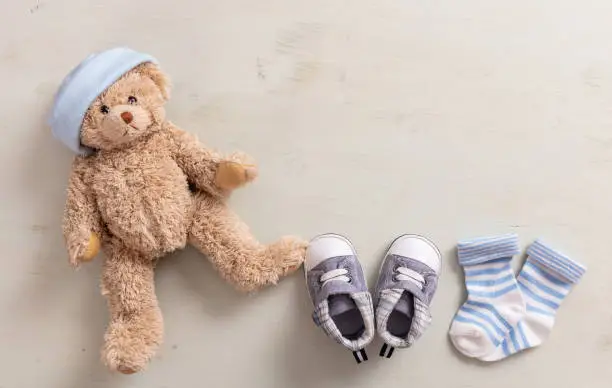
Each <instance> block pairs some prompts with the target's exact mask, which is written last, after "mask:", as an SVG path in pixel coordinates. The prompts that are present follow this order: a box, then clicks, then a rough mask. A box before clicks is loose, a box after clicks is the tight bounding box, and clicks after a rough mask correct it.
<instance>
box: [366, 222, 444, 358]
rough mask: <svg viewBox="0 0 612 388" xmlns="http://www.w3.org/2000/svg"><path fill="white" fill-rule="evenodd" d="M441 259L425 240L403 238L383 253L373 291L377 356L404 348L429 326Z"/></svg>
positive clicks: (410, 237) (432, 245)
mask: <svg viewBox="0 0 612 388" xmlns="http://www.w3.org/2000/svg"><path fill="white" fill-rule="evenodd" d="M441 262H442V256H441V255H440V251H439V250H438V248H437V247H436V246H435V244H434V243H433V242H431V241H429V240H428V239H426V238H425V237H422V236H417V235H409V234H407V235H403V236H400V237H398V238H396V239H395V241H393V243H391V246H390V247H389V249H388V250H387V253H386V255H385V258H384V260H383V263H382V266H381V268H380V274H379V277H378V283H377V285H376V291H375V293H374V299H375V305H376V328H377V330H378V335H379V336H380V337H381V338H382V340H383V341H384V345H383V346H382V348H381V349H380V354H379V355H380V356H381V357H387V358H389V357H391V355H392V354H393V350H394V349H395V348H405V347H409V346H412V344H413V343H414V342H415V341H416V340H417V339H418V338H419V337H420V336H421V335H422V334H423V332H424V331H425V329H427V327H428V326H429V324H430V323H431V314H430V312H429V304H430V303H431V299H432V297H433V295H434V293H435V292H436V288H437V286H438V276H439V274H440V266H441Z"/></svg>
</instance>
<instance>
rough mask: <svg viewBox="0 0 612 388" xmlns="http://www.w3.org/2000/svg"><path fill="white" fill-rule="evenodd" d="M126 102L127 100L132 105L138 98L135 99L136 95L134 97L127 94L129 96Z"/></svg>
mask: <svg viewBox="0 0 612 388" xmlns="http://www.w3.org/2000/svg"><path fill="white" fill-rule="evenodd" d="M128 102H129V103H130V104H131V105H134V104H135V103H137V102H138V100H137V99H136V97H134V96H129V97H128Z"/></svg>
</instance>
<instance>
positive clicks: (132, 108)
mask: <svg viewBox="0 0 612 388" xmlns="http://www.w3.org/2000/svg"><path fill="white" fill-rule="evenodd" d="M168 89H169V84H168V81H167V78H166V77H165V75H164V74H163V73H162V72H161V70H160V69H159V67H158V66H157V65H155V64H153V63H143V64H140V65H138V66H137V67H135V68H134V69H132V70H130V71H129V72H128V73H126V74H125V75H123V76H122V77H121V78H120V79H119V80H117V81H116V82H115V83H113V84H112V85H111V86H110V87H109V88H108V89H106V90H105V91H104V93H102V94H101V95H100V96H98V98H96V99H95V101H94V102H93V103H92V104H91V105H90V106H89V109H88V110H87V113H86V114H85V117H84V119H83V124H82V126H81V143H82V144H83V145H85V146H87V147H89V148H91V149H97V150H112V149H116V148H121V147H126V146H130V145H132V144H134V143H137V142H138V141H140V140H141V139H143V138H146V137H147V136H148V135H150V134H151V133H153V132H155V131H158V130H159V129H160V128H161V124H162V123H163V121H164V119H165V109H164V104H165V102H166V101H167V100H168Z"/></svg>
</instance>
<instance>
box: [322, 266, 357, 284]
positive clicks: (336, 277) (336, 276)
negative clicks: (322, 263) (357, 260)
mask: <svg viewBox="0 0 612 388" xmlns="http://www.w3.org/2000/svg"><path fill="white" fill-rule="evenodd" d="M348 273H349V272H348V270H346V269H344V268H337V269H332V270H331V271H327V272H325V273H324V274H323V275H321V277H320V278H319V281H320V282H321V283H323V285H325V284H326V283H328V282H331V281H342V282H346V283H350V282H351V278H350V277H349V276H348Z"/></svg>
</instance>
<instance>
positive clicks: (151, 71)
mask: <svg viewBox="0 0 612 388" xmlns="http://www.w3.org/2000/svg"><path fill="white" fill-rule="evenodd" d="M136 71H137V72H138V73H140V74H142V75H143V76H145V77H149V78H151V79H152V80H153V82H155V84H156V85H157V87H158V88H159V90H160V91H161V94H162V96H163V97H164V99H165V100H168V99H169V98H170V80H169V79H168V77H167V76H166V75H165V74H164V73H163V72H162V71H161V69H160V68H159V66H157V65H156V64H154V63H150V62H147V63H143V64H142V65H140V66H138V67H137V68H136Z"/></svg>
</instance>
